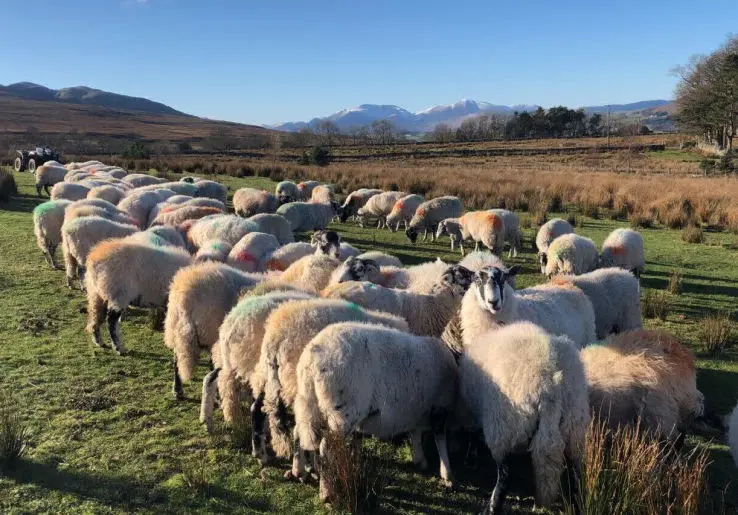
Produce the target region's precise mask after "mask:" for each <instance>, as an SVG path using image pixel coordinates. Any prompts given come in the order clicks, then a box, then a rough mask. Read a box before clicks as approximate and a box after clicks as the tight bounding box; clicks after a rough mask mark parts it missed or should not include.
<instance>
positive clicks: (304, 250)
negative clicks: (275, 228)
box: [267, 241, 315, 272]
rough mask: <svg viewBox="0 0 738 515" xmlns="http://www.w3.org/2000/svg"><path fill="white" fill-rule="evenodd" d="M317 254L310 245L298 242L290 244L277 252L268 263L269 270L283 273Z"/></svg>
mask: <svg viewBox="0 0 738 515" xmlns="http://www.w3.org/2000/svg"><path fill="white" fill-rule="evenodd" d="M314 253H315V249H314V248H313V247H312V245H310V244H309V243H306V242H304V241H297V242H294V243H288V244H287V245H284V246H282V247H280V248H279V249H277V250H275V251H274V252H273V253H272V255H271V257H270V258H269V260H268V261H267V270H275V271H279V272H283V271H285V270H287V268H289V267H290V266H291V265H292V264H293V263H295V262H297V261H299V260H300V259H302V258H304V257H306V256H310V255H312V254H314Z"/></svg>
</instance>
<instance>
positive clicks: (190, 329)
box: [164, 262, 262, 399]
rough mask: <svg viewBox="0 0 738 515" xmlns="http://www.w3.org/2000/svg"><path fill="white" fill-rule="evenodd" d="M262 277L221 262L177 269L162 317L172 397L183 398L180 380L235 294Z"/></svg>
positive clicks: (211, 339)
mask: <svg viewBox="0 0 738 515" xmlns="http://www.w3.org/2000/svg"><path fill="white" fill-rule="evenodd" d="M261 280H262V277H261V276H260V275H257V274H249V273H246V272H241V271H240V270H237V269H235V268H233V267H231V266H228V265H225V264H223V263H213V262H207V263H197V264H193V265H190V266H188V267H186V268H183V269H181V270H179V271H178V272H177V273H176V274H175V276H174V278H173V279H172V283H171V286H170V289H169V299H168V303H167V315H166V319H165V320H164V344H165V345H166V346H167V347H168V348H169V349H171V350H172V351H173V353H174V359H173V367H174V384H173V393H174V396H175V398H177V399H180V398H182V397H183V395H184V394H183V391H182V381H185V382H186V381H189V380H190V378H191V377H192V372H193V371H194V369H195V365H196V364H197V361H198V360H199V358H200V353H201V352H202V351H203V350H204V351H208V352H209V351H210V349H212V348H213V345H215V343H216V342H217V340H218V328H219V327H220V324H221V323H222V322H223V319H224V318H225V316H226V314H227V313H228V311H230V310H231V308H232V307H233V306H235V305H236V302H237V300H238V297H239V295H240V294H241V293H242V292H243V291H246V290H248V289H250V288H253V287H254V286H256V285H257V284H258V283H259V282H260V281H261Z"/></svg>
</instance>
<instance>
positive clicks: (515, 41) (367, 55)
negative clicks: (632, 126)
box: [0, 0, 738, 124]
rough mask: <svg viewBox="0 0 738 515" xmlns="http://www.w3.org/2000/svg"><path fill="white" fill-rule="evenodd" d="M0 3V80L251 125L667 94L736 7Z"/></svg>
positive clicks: (721, 36) (244, 0)
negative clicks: (682, 67) (375, 107)
mask: <svg viewBox="0 0 738 515" xmlns="http://www.w3.org/2000/svg"><path fill="white" fill-rule="evenodd" d="M2 6H3V9H2V12H3V19H4V20H5V23H3V38H2V51H0V84H8V83H12V82H18V81H26V80H27V81H32V82H37V83H40V84H44V85H46V86H49V87H53V88H60V87H65V86H76V85H86V86H91V87H95V88H99V89H104V90H109V91H114V92H118V93H124V94H128V95H135V96H143V97H147V98H151V99H153V100H157V101H160V102H164V103H166V104H169V105H171V106H173V107H175V108H177V109H180V110H182V111H186V112H189V113H192V114H196V115H199V116H206V117H210V118H217V119H225V120H232V121H238V122H246V123H258V124H262V123H274V122H281V121H294V120H305V119H309V118H312V117H314V116H322V115H327V114H329V113H332V112H335V111H338V110H340V109H342V108H344V107H350V106H354V105H357V104H361V103H376V104H382V103H384V104H396V105H399V106H402V107H405V108H406V109H409V110H411V111H418V110H421V109H424V108H426V107H429V106H432V105H435V104H445V103H452V102H455V101H457V100H459V99H460V98H471V99H475V100H483V101H488V102H493V103H496V104H507V105H511V104H540V105H543V106H545V107H549V106H551V105H558V104H563V105H568V106H571V107H576V106H581V105H599V104H607V103H626V102H632V101H637V100H646V99H655V98H671V96H672V92H673V89H674V85H675V82H676V79H675V78H674V77H672V76H670V74H669V70H670V69H671V68H672V67H674V66H676V65H679V64H682V63H684V62H686V61H687V59H688V58H689V56H690V55H692V54H696V53H709V52H711V51H712V50H714V49H715V48H717V47H718V46H719V45H720V44H722V43H723V42H724V41H725V39H726V37H727V36H728V35H729V34H730V32H731V31H735V30H737V29H738V26H737V25H736V23H735V22H736V21H737V20H738V5H736V0H712V1H711V2H709V9H708V8H705V7H700V6H698V5H697V4H695V2H694V0H689V1H687V0H668V1H667V0H639V1H632V0H621V1H618V2H607V3H606V4H605V3H604V2H598V1H596V0H568V1H566V0H564V1H558V2H556V1H552V0H547V1H538V0H534V1H524V0H518V1H492V0H487V1H461V0H457V1H455V2H449V1H443V2H441V1H431V0H425V1H416V0H412V1H402V0H394V1H385V0H374V1H369V2H354V1H351V0H345V1H322V2H321V1H318V2H309V1H305V0H289V1H280V0H273V1H271V2H255V1H253V0H240V1H235V0H234V1H218V0H212V1H205V0H4V1H3V2H2ZM731 12H732V13H734V15H728V13H731ZM721 13H722V14H721ZM14 20H17V21H19V22H18V23H16V22H15V21H14Z"/></svg>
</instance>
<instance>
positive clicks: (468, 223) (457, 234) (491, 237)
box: [436, 211, 506, 256]
mask: <svg viewBox="0 0 738 515" xmlns="http://www.w3.org/2000/svg"><path fill="white" fill-rule="evenodd" d="M444 234H447V235H448V236H449V238H451V250H454V243H458V245H459V248H460V249H461V255H462V256H463V255H464V240H469V239H471V240H474V250H475V251H476V250H479V244H480V243H481V244H483V245H484V246H485V247H487V248H488V249H489V250H491V251H492V253H493V254H495V255H499V254H500V252H502V246H503V245H504V243H505V235H506V233H505V221H504V219H503V218H502V216H500V214H499V213H495V212H494V211H470V212H469V213H466V214H465V215H464V216H462V217H459V218H446V219H445V220H442V221H441V223H439V224H438V231H437V232H436V237H437V238H440V237H441V236H443V235H444Z"/></svg>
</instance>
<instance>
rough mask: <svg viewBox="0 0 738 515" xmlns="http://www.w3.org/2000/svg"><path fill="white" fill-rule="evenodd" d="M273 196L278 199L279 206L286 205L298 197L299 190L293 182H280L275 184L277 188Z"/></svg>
mask: <svg viewBox="0 0 738 515" xmlns="http://www.w3.org/2000/svg"><path fill="white" fill-rule="evenodd" d="M274 194H275V195H276V196H277V198H278V199H279V202H280V204H286V203H288V202H294V201H296V200H297V199H298V198H299V197H300V190H299V189H298V188H297V184H295V183H294V182H292V181H282V182H280V183H279V184H277V187H276V188H275V189H274Z"/></svg>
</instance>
